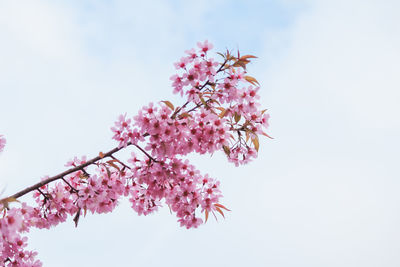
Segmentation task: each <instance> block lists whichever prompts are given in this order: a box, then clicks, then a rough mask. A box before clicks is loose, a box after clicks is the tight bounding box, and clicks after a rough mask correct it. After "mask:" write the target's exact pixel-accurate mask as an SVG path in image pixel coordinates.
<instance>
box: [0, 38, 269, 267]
mask: <svg viewBox="0 0 400 267" xmlns="http://www.w3.org/2000/svg"><path fill="white" fill-rule="evenodd" d="M210 49H212V44H210V43H209V42H207V41H205V42H203V43H198V48H197V49H191V50H188V51H186V55H185V56H184V57H182V58H181V59H180V60H179V61H178V62H176V63H175V67H176V69H177V74H175V75H173V76H172V77H171V80H172V86H173V92H174V93H176V94H179V95H181V96H182V97H184V98H185V99H184V101H183V102H184V104H182V105H177V106H176V107H175V105H174V104H173V103H172V102H170V101H167V100H164V101H160V102H159V103H157V104H154V103H150V104H149V105H147V106H145V107H143V108H142V109H141V110H140V111H139V112H138V114H137V115H136V116H134V117H128V116H127V115H126V114H124V115H120V116H119V118H118V120H117V121H116V122H115V125H114V126H113V127H112V128H111V130H112V132H113V137H112V138H113V139H114V140H116V141H117V147H116V148H114V149H112V150H110V151H108V152H106V153H102V152H100V153H99V155H97V156H96V157H93V158H92V159H89V160H87V159H86V157H82V158H80V159H79V158H77V157H75V158H74V159H73V160H71V161H69V162H68V163H67V164H66V167H68V168H69V169H68V170H66V171H64V172H62V173H60V174H58V175H55V176H52V177H45V178H43V179H42V181H41V182H39V183H37V184H35V185H33V186H30V187H27V188H26V189H24V190H21V191H20V192H18V193H16V194H13V195H11V196H9V197H6V198H3V199H1V200H0V209H1V210H2V211H3V212H2V217H1V218H0V231H1V236H2V239H1V241H0V262H2V263H4V265H6V266H15V265H16V266H41V263H40V261H39V260H37V259H35V255H36V252H32V251H29V250H27V249H26V246H27V238H26V237H23V236H22V235H23V234H25V233H26V232H28V231H29V229H30V228H32V227H36V228H50V227H52V226H55V225H57V224H58V223H61V222H64V221H65V220H66V219H67V218H68V217H69V216H71V217H73V221H74V222H75V225H76V226H77V225H78V223H79V220H80V218H81V216H85V215H86V213H87V212H88V211H89V212H91V213H107V212H111V211H112V210H113V209H114V208H115V207H116V206H117V204H118V201H119V199H120V198H121V197H123V196H125V197H127V198H129V200H130V202H131V205H132V208H133V209H134V210H135V211H136V212H137V213H138V214H139V215H141V214H143V215H147V214H150V213H152V212H154V211H156V210H157V209H158V208H159V207H161V206H162V205H167V206H169V208H170V209H171V211H172V212H174V213H175V214H176V216H177V218H178V222H179V223H180V224H181V226H184V227H186V228H193V227H198V226H199V225H200V224H201V223H203V222H206V221H207V220H208V217H209V214H210V213H211V214H214V215H216V214H217V213H218V214H221V215H222V216H224V210H228V209H227V208H226V207H225V206H224V205H222V204H221V202H220V199H221V197H222V194H221V191H220V184H219V181H217V180H215V179H214V178H211V177H209V176H208V175H207V174H201V173H200V171H199V170H197V169H196V168H195V167H194V166H193V165H192V164H191V163H190V162H189V161H188V160H187V159H185V156H186V155H188V154H189V153H193V152H194V153H199V154H205V153H210V154H212V153H214V152H216V151H219V150H220V151H223V152H224V153H225V154H226V156H227V159H228V161H230V162H232V163H234V164H235V165H236V166H239V165H241V164H246V163H248V162H249V161H250V160H252V159H253V158H255V157H257V154H258V150H259V135H265V136H268V135H267V134H266V133H265V129H266V128H267V127H268V118H269V115H268V114H267V113H266V112H265V110H261V109H260V108H259V106H260V104H259V102H258V101H259V96H258V94H257V92H258V90H259V86H258V82H257V80H256V79H255V78H253V77H251V76H249V75H247V70H246V66H247V64H248V63H249V62H250V60H251V59H253V58H255V57H254V56H252V55H242V56H241V55H240V54H239V52H238V53H237V55H233V54H232V53H231V52H230V51H226V52H225V53H219V55H220V56H221V57H222V60H221V62H218V61H217V60H215V59H214V58H211V57H209V51H210ZM1 140H2V139H1V136H0V150H1V149H2V147H3V146H4V142H3V141H1ZM122 149H129V150H131V157H129V158H127V159H123V158H120V157H119V156H118V155H117V154H118V151H120V150H122ZM29 192H33V194H32V197H33V198H34V200H35V202H36V205H34V206H30V205H28V204H26V203H24V202H21V203H17V204H16V205H14V203H12V202H16V201H17V199H18V198H20V197H21V196H24V195H26V194H27V193H29ZM11 206H13V207H11ZM202 214H204V217H203V216H202ZM203 218H204V219H203Z"/></svg>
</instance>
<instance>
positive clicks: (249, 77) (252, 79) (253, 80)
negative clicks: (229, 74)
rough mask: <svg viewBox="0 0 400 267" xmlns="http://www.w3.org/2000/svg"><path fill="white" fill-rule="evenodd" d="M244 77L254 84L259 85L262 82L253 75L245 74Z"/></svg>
mask: <svg viewBox="0 0 400 267" xmlns="http://www.w3.org/2000/svg"><path fill="white" fill-rule="evenodd" d="M244 79H245V80H246V81H248V82H249V83H251V84H252V85H259V84H260V83H259V82H258V81H257V80H256V78H254V77H251V76H244Z"/></svg>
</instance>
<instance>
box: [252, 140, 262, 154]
mask: <svg viewBox="0 0 400 267" xmlns="http://www.w3.org/2000/svg"><path fill="white" fill-rule="evenodd" d="M252 141H253V144H254V148H255V149H256V150H257V152H258V149H259V148H260V143H259V142H258V137H257V136H256V137H254V138H253V139H252Z"/></svg>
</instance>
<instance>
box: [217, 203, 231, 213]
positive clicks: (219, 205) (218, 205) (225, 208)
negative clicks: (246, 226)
mask: <svg viewBox="0 0 400 267" xmlns="http://www.w3.org/2000/svg"><path fill="white" fill-rule="evenodd" d="M214 206H217V207H219V208H222V209H224V210H227V211H231V210H230V209H228V208H227V207H225V206H224V205H222V204H219V203H217V204H214Z"/></svg>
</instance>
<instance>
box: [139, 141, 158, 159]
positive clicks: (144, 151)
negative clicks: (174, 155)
mask: <svg viewBox="0 0 400 267" xmlns="http://www.w3.org/2000/svg"><path fill="white" fill-rule="evenodd" d="M133 145H134V146H135V147H137V148H138V149H139V150H140V151H142V152H143V153H144V154H145V155H146V156H147V157H148V158H149V159H150V160H152V161H154V162H158V160H156V159H155V158H153V157H152V156H150V154H149V153H147V152H146V150H144V149H143V148H141V147H140V146H138V145H136V144H133Z"/></svg>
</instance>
